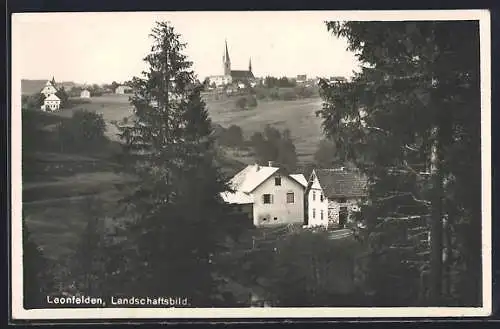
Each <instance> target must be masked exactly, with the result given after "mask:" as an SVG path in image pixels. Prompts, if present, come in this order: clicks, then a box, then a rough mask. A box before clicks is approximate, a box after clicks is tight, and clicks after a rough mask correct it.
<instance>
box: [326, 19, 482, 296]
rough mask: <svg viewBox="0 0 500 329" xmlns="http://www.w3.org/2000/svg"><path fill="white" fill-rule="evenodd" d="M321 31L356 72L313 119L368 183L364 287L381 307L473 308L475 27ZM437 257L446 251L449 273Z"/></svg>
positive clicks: (477, 249)
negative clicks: (339, 42) (341, 46)
mask: <svg viewBox="0 0 500 329" xmlns="http://www.w3.org/2000/svg"><path fill="white" fill-rule="evenodd" d="M327 27H328V29H329V30H330V31H332V32H333V34H334V35H336V36H338V37H344V38H346V39H347V41H348V45H349V46H348V47H349V49H350V50H351V51H355V52H356V54H357V57H358V59H359V60H360V62H361V63H362V70H361V72H360V73H358V74H356V75H355V77H354V79H353V80H352V81H351V82H349V83H344V84H335V85H331V84H328V83H326V82H323V83H322V90H321V93H322V97H323V98H324V100H325V102H324V106H323V109H322V110H321V111H320V114H321V116H322V118H323V120H324V122H323V126H324V131H325V133H326V134H327V136H328V137H330V138H331V139H332V140H333V141H334V142H335V143H336V145H337V146H338V151H339V153H340V154H341V155H342V156H346V157H347V159H348V160H352V161H354V162H355V163H356V164H357V166H358V167H360V168H361V169H362V170H363V171H364V172H365V173H366V174H367V176H368V177H369V182H370V186H369V194H370V198H369V199H370V203H369V204H367V205H366V206H365V207H364V212H363V216H364V220H365V221H366V225H367V231H368V232H367V237H368V238H367V241H368V243H369V245H370V248H371V251H372V252H371V255H370V257H369V258H368V259H369V260H370V261H369V262H370V263H371V264H372V266H371V268H370V270H369V272H370V273H369V279H368V280H369V281H370V280H373V282H372V284H371V286H372V287H373V289H374V290H377V292H378V293H379V294H380V296H379V297H380V298H379V301H381V302H382V300H385V301H387V302H390V303H396V304H402V305H408V304H409V303H414V302H413V301H417V300H419V299H420V303H424V304H426V305H429V304H432V305H443V304H454V303H455V304H456V303H459V304H460V305H464V304H469V305H478V303H479V302H480V300H481V298H480V291H481V289H480V283H481V271H480V265H481V262H480V261H481V235H480V233H481V230H480V227H481V207H480V204H481V203H480V195H481V186H480V182H481V171H480V168H481V162H480V159H481V156H480V152H481V151H480V150H481V147H480V145H481V144H480V122H481V121H480V101H479V100H480V88H479V33H478V32H479V29H478V24H477V22H468V21H461V22H459V21H457V22H346V23H339V22H327ZM467 195H468V196H469V197H467ZM445 224H446V225H445ZM465 232H467V233H465ZM428 233H430V237H431V238H430V243H431V246H430V249H429V246H428V244H427V242H428V241H427V238H426V237H427V234H428ZM443 235H445V236H446V237H447V238H446V239H443ZM445 242H446V243H445ZM444 247H446V248H444ZM443 250H448V252H447V253H446V254H447V255H448V257H447V258H446V259H445V260H444V261H445V262H446V263H445V265H446V266H443ZM451 251H453V252H451ZM426 273H428V274H429V275H427V274H426ZM457 273H458V274H457ZM474 273H476V274H474ZM444 278H447V280H444ZM464 278H467V280H468V283H467V284H464V281H462V280H463V279H464ZM443 282H447V284H446V285H447V286H448V287H447V289H443ZM398 287H401V288H398ZM469 287H470V290H469ZM395 292H401V293H398V294H395ZM402 292H404V294H402ZM427 292H428V293H429V295H428V296H426V295H427Z"/></svg>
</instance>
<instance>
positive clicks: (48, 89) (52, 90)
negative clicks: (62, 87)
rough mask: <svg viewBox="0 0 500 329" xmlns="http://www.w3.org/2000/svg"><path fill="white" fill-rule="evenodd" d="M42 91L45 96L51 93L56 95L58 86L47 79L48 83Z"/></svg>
mask: <svg viewBox="0 0 500 329" xmlns="http://www.w3.org/2000/svg"><path fill="white" fill-rule="evenodd" d="M40 93H41V94H43V95H44V96H45V97H48V96H50V95H54V94H55V93H57V88H56V86H54V84H53V83H52V81H47V83H46V84H45V86H44V87H43V89H42V91H41V92H40Z"/></svg>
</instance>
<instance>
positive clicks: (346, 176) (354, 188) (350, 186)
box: [314, 169, 367, 198]
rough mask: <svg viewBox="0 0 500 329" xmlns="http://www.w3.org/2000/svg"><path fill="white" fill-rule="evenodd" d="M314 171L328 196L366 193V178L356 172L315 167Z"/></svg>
mask: <svg viewBox="0 0 500 329" xmlns="http://www.w3.org/2000/svg"><path fill="white" fill-rule="evenodd" d="M314 173H315V175H316V177H317V178H318V181H319V183H320V184H321V187H322V188H323V192H324V193H325V195H326V196H327V197H328V198H337V197H362V196H366V195H367V189H366V183H367V181H366V178H364V177H363V176H362V175H361V174H360V173H358V172H354V171H348V170H341V169H316V170H314Z"/></svg>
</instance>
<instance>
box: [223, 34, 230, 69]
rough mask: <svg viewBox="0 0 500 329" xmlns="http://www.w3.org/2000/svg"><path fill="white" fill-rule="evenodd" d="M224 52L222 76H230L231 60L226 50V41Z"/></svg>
mask: <svg viewBox="0 0 500 329" xmlns="http://www.w3.org/2000/svg"><path fill="white" fill-rule="evenodd" d="M225 45H226V52H225V54H224V63H223V64H224V75H231V59H230V58H229V51H228V50H227V40H225Z"/></svg>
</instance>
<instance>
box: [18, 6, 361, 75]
mask: <svg viewBox="0 0 500 329" xmlns="http://www.w3.org/2000/svg"><path fill="white" fill-rule="evenodd" d="M330 13H331V12H136V13H131V12H129V13H126V12H121V13H117V12H114V13H24V14H14V15H13V18H12V22H13V23H12V40H13V65H15V64H16V65H18V66H17V67H18V71H17V72H19V74H20V76H21V78H22V79H51V78H52V76H54V77H55V79H56V80H57V81H74V82H77V83H111V82H112V81H117V82H123V81H126V80H129V79H131V78H132V76H138V75H140V74H141V71H143V70H144V69H146V67H147V66H146V63H145V62H144V61H143V58H144V57H145V56H146V55H147V53H148V51H149V50H150V46H151V39H150V38H149V37H148V35H149V33H150V31H151V29H152V28H153V26H154V24H155V22H156V21H170V22H171V23H172V24H173V26H174V28H175V30H176V31H177V32H178V33H180V34H181V36H182V40H183V41H185V42H186V43H187V47H186V49H185V54H186V55H187V56H188V58H189V60H191V61H192V62H193V69H194V71H195V73H196V74H197V76H198V77H199V78H200V79H203V78H205V77H206V76H209V75H220V74H222V73H223V66H222V55H223V51H224V41H225V40H227V43H228V48H229V55H230V58H231V68H232V69H233V70H245V69H247V68H248V62H249V59H250V58H251V60H252V69H253V72H254V75H256V76H259V77H264V76H267V75H271V76H278V77H281V76H288V77H295V76H296V75H298V74H307V75H308V77H316V76H334V75H335V76H337V75H340V76H346V77H349V76H351V75H352V72H353V70H356V69H357V67H358V62H357V60H356V58H355V56H354V54H352V53H351V52H348V51H347V50H346V47H347V43H346V42H345V40H341V39H337V38H336V37H335V36H333V35H332V34H331V33H329V32H328V31H327V29H326V25H325V23H324V21H325V20H335V19H338V17H335V16H334V15H332V14H330ZM14 54H15V55H14Z"/></svg>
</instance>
